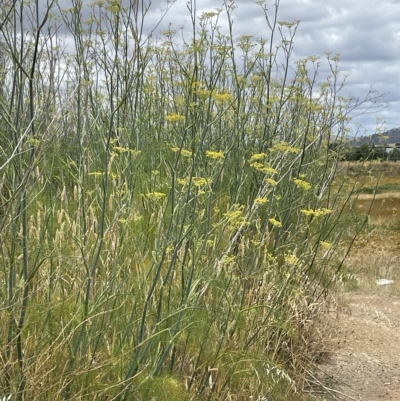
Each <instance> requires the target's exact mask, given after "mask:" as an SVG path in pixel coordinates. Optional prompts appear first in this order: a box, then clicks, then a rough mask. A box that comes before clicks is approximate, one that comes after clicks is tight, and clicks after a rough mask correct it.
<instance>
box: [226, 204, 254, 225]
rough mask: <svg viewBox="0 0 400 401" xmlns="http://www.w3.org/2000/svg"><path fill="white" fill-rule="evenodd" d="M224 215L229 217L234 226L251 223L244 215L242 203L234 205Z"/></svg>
mask: <svg viewBox="0 0 400 401" xmlns="http://www.w3.org/2000/svg"><path fill="white" fill-rule="evenodd" d="M224 216H225V217H226V218H227V220H228V222H229V224H230V225H232V226H234V227H240V226H242V225H244V224H245V225H247V224H249V223H248V222H247V221H246V217H245V216H244V215H243V206H240V205H233V208H232V210H230V211H229V212H227V213H224Z"/></svg>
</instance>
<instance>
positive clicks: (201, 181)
mask: <svg viewBox="0 0 400 401" xmlns="http://www.w3.org/2000/svg"><path fill="white" fill-rule="evenodd" d="M176 181H177V183H178V184H180V185H188V184H189V178H178V179H177V180H176ZM211 182H212V181H211V180H210V179H207V178H203V177H193V178H192V183H193V185H194V186H195V187H198V188H200V187H204V186H206V185H209V184H211Z"/></svg>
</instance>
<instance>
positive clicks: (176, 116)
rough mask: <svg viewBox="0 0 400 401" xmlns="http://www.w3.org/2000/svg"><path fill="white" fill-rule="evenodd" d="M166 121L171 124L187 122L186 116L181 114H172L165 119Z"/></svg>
mask: <svg viewBox="0 0 400 401" xmlns="http://www.w3.org/2000/svg"><path fill="white" fill-rule="evenodd" d="M165 119H166V120H167V121H169V122H171V123H172V122H176V123H180V122H183V121H185V116H181V115H180V114H176V113H172V114H169V115H168V116H166V117H165Z"/></svg>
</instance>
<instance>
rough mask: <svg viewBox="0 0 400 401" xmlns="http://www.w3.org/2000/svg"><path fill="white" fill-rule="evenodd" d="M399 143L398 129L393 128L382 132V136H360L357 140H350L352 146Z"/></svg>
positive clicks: (399, 129) (399, 130)
mask: <svg viewBox="0 0 400 401" xmlns="http://www.w3.org/2000/svg"><path fill="white" fill-rule="evenodd" d="M399 142H400V127H399V128H393V129H391V130H389V131H386V132H383V133H382V134H373V135H368V136H360V137H359V138H355V139H351V140H350V143H351V145H352V146H362V145H365V144H367V145H383V144H395V143H399Z"/></svg>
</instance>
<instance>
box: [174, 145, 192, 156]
mask: <svg viewBox="0 0 400 401" xmlns="http://www.w3.org/2000/svg"><path fill="white" fill-rule="evenodd" d="M171 150H172V151H173V152H175V153H178V152H179V151H181V155H182V156H185V157H191V156H192V152H191V151H190V150H187V149H182V150H181V149H180V148H177V147H173V148H171Z"/></svg>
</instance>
